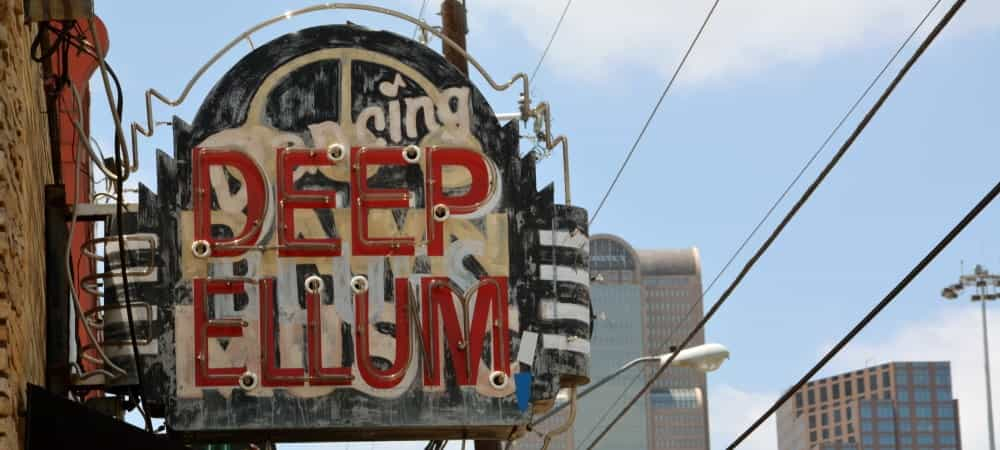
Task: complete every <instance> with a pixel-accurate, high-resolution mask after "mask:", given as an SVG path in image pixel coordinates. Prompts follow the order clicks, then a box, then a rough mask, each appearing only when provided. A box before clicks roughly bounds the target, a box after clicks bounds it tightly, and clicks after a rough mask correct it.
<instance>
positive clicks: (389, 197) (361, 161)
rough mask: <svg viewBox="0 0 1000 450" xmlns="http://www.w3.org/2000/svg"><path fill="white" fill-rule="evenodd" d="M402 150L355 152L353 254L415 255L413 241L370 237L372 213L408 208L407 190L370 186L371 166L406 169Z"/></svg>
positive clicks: (353, 152)
mask: <svg viewBox="0 0 1000 450" xmlns="http://www.w3.org/2000/svg"><path fill="white" fill-rule="evenodd" d="M406 164H408V163H407V162H406V160H405V159H403V149H402V148H387V149H370V148H364V147H354V148H352V149H351V223H353V224H354V230H352V232H351V244H352V249H351V253H353V254H354V255H359V256H388V255H413V245H414V244H413V238H390V237H369V236H368V212H369V211H370V210H372V209H390V208H408V207H409V206H410V193H409V192H407V190H406V189H388V188H370V187H368V166H369V165H381V166H388V165H392V166H404V165H406Z"/></svg>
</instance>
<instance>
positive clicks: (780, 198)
mask: <svg viewBox="0 0 1000 450" xmlns="http://www.w3.org/2000/svg"><path fill="white" fill-rule="evenodd" d="M941 1H942V0H937V1H935V2H934V3H933V4H932V5H931V7H930V9H928V11H927V13H926V14H924V16H923V18H921V19H920V22H919V23H917V25H916V26H915V27H914V28H913V30H912V31H911V32H910V33H909V34H908V35H907V37H906V39H904V40H903V42H902V43H901V44H900V45H899V46H898V47H897V48H896V51H895V52H894V53H893V54H892V56H891V57H890V58H889V60H888V61H886V63H885V64H884V65H883V66H882V68H881V70H879V72H878V73H877V74H876V75H875V77H874V78H872V80H871V81H870V82H869V83H868V85H867V87H865V89H864V91H862V93H861V94H860V95H859V96H858V98H857V99H856V100H855V101H854V103H853V104H852V105H851V107H850V108H849V109H848V110H847V112H846V113H844V115H843V116H842V117H841V118H840V120H839V121H838V122H837V124H836V125H835V126H834V127H833V129H832V130H830V133H829V134H827V136H826V139H824V140H823V142H822V143H821V144H820V145H819V147H818V148H816V151H815V152H813V154H812V156H811V157H810V158H809V159H808V160H807V161H806V163H805V165H803V166H802V168H801V169H800V170H799V171H798V173H797V174H796V175H795V177H794V178H793V179H792V181H791V182H790V183H789V184H788V186H786V187H785V190H784V191H783V192H782V193H781V195H779V196H778V198H777V199H776V200H775V201H774V202H773V203H772V204H771V206H770V208H768V210H767V212H766V213H765V214H764V217H762V218H761V219H760V221H759V222H757V224H756V225H755V226H754V227H753V229H752V230H751V231H750V233H749V234H748V235H747V236H746V238H744V239H743V242H742V243H741V244H740V245H739V246H738V247H737V249H736V251H735V252H734V253H733V254H732V255H731V256H730V257H729V259H728V260H727V261H726V264H725V265H723V267H722V269H721V270H719V272H718V273H716V275H715V277H714V278H712V281H711V282H710V283H709V284H708V287H707V288H705V289H704V291H702V293H701V295H700V296H699V298H698V300H696V301H694V302H692V303H691V306H690V307H689V308H688V310H687V312H686V313H685V314H684V316H683V317H682V318H681V320H680V322H679V324H678V325H677V326H675V327H673V329H672V330H671V332H670V334H669V335H668V336H667V338H666V339H665V340H663V341H661V345H660V346H658V347H657V350H656V351H655V352H654V354H656V353H661V352H662V351H663V350H665V349H664V345H666V344H669V343H670V342H671V341H672V340H673V338H674V336H675V335H676V333H677V331H679V330H680V328H681V326H682V324H684V323H686V322H687V320H688V319H689V318H690V317H691V315H692V314H694V312H695V311H696V310H698V309H699V308H698V307H699V303H701V302H702V301H704V298H705V296H706V295H707V294H708V292H710V291H711V290H712V288H713V287H714V286H715V284H716V282H718V281H719V278H721V277H722V275H723V274H724V273H725V272H726V271H727V270H728V269H729V267H730V266H731V265H732V264H733V262H734V261H735V260H736V258H737V257H738V256H739V255H740V254H741V253H742V252H743V249H744V248H746V246H747V244H749V243H750V240H751V239H753V238H754V237H755V236H756V235H757V231H759V230H760V228H761V227H762V226H763V225H764V223H765V222H767V220H768V219H770V218H771V215H772V214H773V213H774V211H775V210H776V209H777V207H778V205H779V204H781V202H782V201H784V199H785V197H787V196H788V194H789V192H791V190H792V189H793V188H794V187H795V185H796V184H798V182H799V180H800V179H801V178H802V176H803V175H804V174H805V172H806V171H807V170H808V169H809V168H810V167H811V166H812V163H813V162H815V161H816V158H818V157H819V155H820V153H822V151H823V150H824V149H825V148H826V146H827V145H828V144H829V143H830V141H831V140H832V139H833V137H834V136H835V135H836V134H837V132H839V131H840V129H841V128H842V127H843V126H844V124H845V123H846V122H847V119H849V118H850V117H851V116H852V115H853V114H854V111H856V110H857V108H858V106H860V105H861V102H862V101H864V99H865V98H867V97H868V94H869V93H870V92H871V90H872V89H873V88H874V87H875V84H877V83H878V81H879V80H880V79H881V78H882V76H883V75H884V74H885V73H886V71H888V69H889V67H891V66H892V64H893V63H894V62H895V61H896V59H897V58H899V55H900V54H902V51H903V50H904V49H905V48H906V47H907V46H908V45H909V44H910V41H912V40H913V37H914V36H916V34H917V32H918V31H919V30H920V29H921V28H923V25H924V23H926V22H927V19H929V18H930V16H931V15H932V14H933V13H934V11H936V10H937V8H938V6H940V4H941ZM641 376H642V372H639V373H637V374H636V375H635V376H634V377H633V378H632V381H630V382H629V384H628V386H627V387H626V388H625V389H624V390H623V391H622V393H621V395H619V396H618V398H617V399H616V400H615V401H614V402H613V403H612V404H611V405H610V406H608V408H607V409H606V410H605V412H604V414H603V415H602V416H601V419H600V420H598V422H597V423H598V424H600V423H601V422H603V421H604V419H605V418H607V415H608V414H609V413H610V411H611V410H612V409H614V407H615V406H617V405H618V402H620V401H621V400H622V398H624V396H625V394H626V392H628V390H629V389H631V388H632V386H633V385H635V383H636V382H637V381H638V380H639V378H640V377H641ZM594 431H596V428H591V430H590V432H589V433H588V434H587V435H586V436H585V437H584V438H583V440H581V442H586V440H587V439H588V438H589V437H590V436H591V435H592V434H593V432H594Z"/></svg>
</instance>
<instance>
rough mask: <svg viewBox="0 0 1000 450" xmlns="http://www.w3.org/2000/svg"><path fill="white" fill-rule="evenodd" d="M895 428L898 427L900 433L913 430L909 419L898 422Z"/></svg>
mask: <svg viewBox="0 0 1000 450" xmlns="http://www.w3.org/2000/svg"><path fill="white" fill-rule="evenodd" d="M896 428H897V429H899V432H901V433H909V432H910V431H913V427H911V426H910V421H909V420H904V421H901V422H899V425H896Z"/></svg>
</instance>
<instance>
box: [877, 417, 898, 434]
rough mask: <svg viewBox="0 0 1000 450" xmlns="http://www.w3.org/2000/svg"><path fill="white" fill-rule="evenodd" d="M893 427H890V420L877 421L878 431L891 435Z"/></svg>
mask: <svg viewBox="0 0 1000 450" xmlns="http://www.w3.org/2000/svg"><path fill="white" fill-rule="evenodd" d="M894 428H895V427H893V426H892V421H891V420H880V421H878V430H879V431H884V432H889V433H891V432H892V431H893V429H894Z"/></svg>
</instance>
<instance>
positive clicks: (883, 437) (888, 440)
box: [878, 433, 896, 447]
mask: <svg viewBox="0 0 1000 450" xmlns="http://www.w3.org/2000/svg"><path fill="white" fill-rule="evenodd" d="M895 443H896V439H894V438H893V437H892V433H879V435H878V445H879V446H880V447H885V446H887V445H893V444H895Z"/></svg>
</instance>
